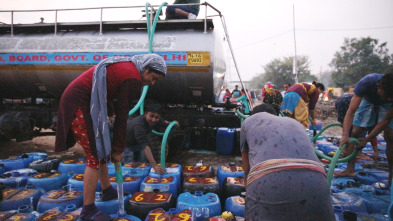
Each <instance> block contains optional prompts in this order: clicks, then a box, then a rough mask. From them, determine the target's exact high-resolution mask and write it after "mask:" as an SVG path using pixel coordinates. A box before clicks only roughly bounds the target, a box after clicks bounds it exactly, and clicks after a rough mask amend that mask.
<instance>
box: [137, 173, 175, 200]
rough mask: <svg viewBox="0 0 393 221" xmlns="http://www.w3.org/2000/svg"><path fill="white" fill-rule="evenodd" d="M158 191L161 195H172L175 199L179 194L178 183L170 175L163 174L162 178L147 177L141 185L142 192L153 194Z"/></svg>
mask: <svg viewBox="0 0 393 221" xmlns="http://www.w3.org/2000/svg"><path fill="white" fill-rule="evenodd" d="M154 189H158V190H159V192H161V193H171V194H172V195H173V196H174V197H175V198H177V194H178V181H177V180H176V178H175V177H174V176H172V175H170V174H163V175H161V177H160V178H159V177H152V176H147V177H146V178H145V179H144V180H143V181H142V183H141V187H140V191H141V192H153V190H154Z"/></svg>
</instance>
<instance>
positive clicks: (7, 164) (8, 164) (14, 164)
mask: <svg viewBox="0 0 393 221" xmlns="http://www.w3.org/2000/svg"><path fill="white" fill-rule="evenodd" d="M0 164H2V165H4V169H5V171H10V170H17V169H23V168H26V166H25V161H24V160H23V159H17V158H16V159H1V160H0Z"/></svg>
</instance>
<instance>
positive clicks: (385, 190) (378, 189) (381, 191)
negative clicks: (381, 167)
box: [372, 180, 390, 195]
mask: <svg viewBox="0 0 393 221" xmlns="http://www.w3.org/2000/svg"><path fill="white" fill-rule="evenodd" d="M372 186H373V187H374V189H375V194H376V195H390V188H389V182H388V181H387V180H382V181H381V182H376V183H373V185H372Z"/></svg>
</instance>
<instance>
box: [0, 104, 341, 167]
mask: <svg viewBox="0 0 393 221" xmlns="http://www.w3.org/2000/svg"><path fill="white" fill-rule="evenodd" d="M336 119H337V117H336V113H335V112H334V106H332V103H319V104H318V106H317V121H320V122H322V125H323V126H326V125H328V124H331V123H335V122H337V120H336ZM341 133H342V130H341V128H340V127H332V128H329V129H328V130H326V132H325V133H324V134H330V135H333V136H338V135H341ZM54 143H55V137H54V136H53V135H51V136H39V137H35V138H34V139H33V140H30V141H24V142H16V141H15V140H11V141H9V142H3V143H0V159H6V158H9V157H12V156H19V155H21V154H23V153H26V152H46V153H47V154H48V156H49V157H53V158H61V159H62V160H65V159H78V158H82V157H84V152H83V149H82V147H81V146H79V145H78V144H77V145H75V146H74V147H72V148H70V149H68V151H65V152H59V153H55V152H54ZM200 160H203V164H205V165H211V166H213V167H214V168H217V167H218V166H222V165H227V164H228V163H229V162H235V163H237V164H238V165H241V157H240V155H217V154H215V153H214V152H209V151H193V150H181V149H180V148H177V149H176V151H174V150H173V149H172V150H171V149H170V150H169V156H168V159H167V162H171V163H178V164H180V165H182V166H183V167H184V166H186V165H195V164H196V163H198V162H199V161H200Z"/></svg>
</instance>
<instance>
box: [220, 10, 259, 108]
mask: <svg viewBox="0 0 393 221" xmlns="http://www.w3.org/2000/svg"><path fill="white" fill-rule="evenodd" d="M221 23H222V26H223V28H224V32H225V37H226V39H227V41H228V46H229V49H230V52H231V55H232V59H233V63H234V64H235V68H236V72H237V76H238V77H239V80H240V84H241V85H242V88H243V89H244V91H245V94H246V97H247V100H248V104H249V107H250V111H252V109H254V107H253V106H252V103H251V98H250V96H249V94H248V93H247V92H248V91H247V89H246V87H244V84H243V81H242V78H241V77H240V72H239V68H238V66H237V62H236V59H235V55H234V53H233V49H232V44H231V40H230V39H229V34H228V30H227V27H226V25H225V18H224V16H223V15H221Z"/></svg>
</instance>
